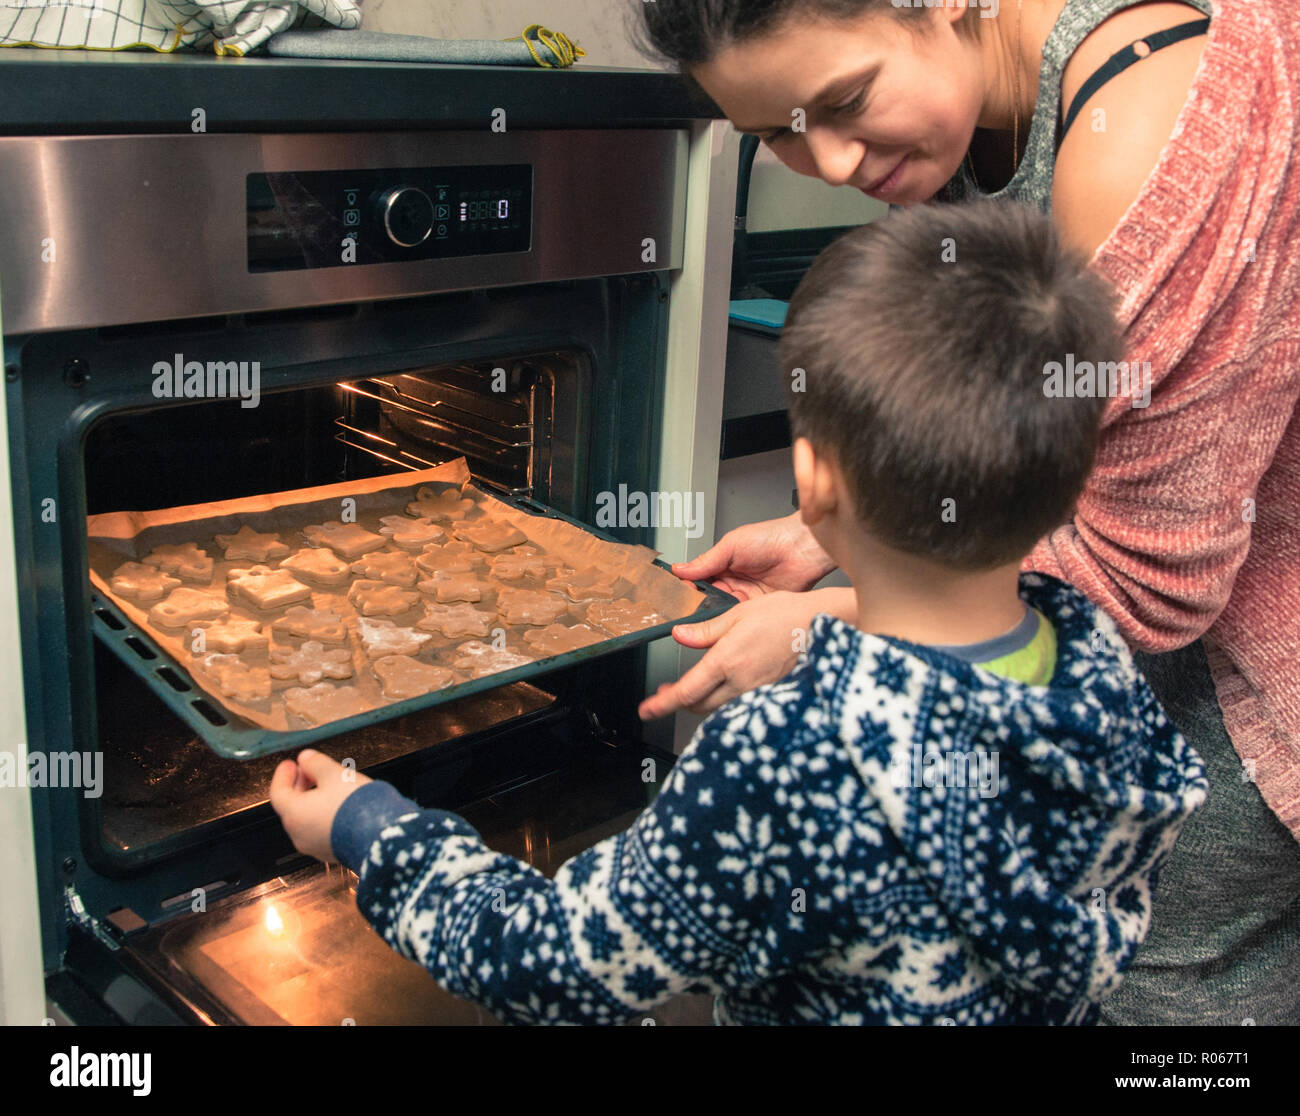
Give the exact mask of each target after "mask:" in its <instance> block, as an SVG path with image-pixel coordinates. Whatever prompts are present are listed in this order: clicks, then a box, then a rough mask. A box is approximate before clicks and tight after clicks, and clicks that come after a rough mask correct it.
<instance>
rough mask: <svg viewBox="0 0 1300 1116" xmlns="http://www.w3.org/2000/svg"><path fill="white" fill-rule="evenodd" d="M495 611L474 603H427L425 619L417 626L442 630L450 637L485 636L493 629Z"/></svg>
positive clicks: (433, 630) (431, 630) (427, 629)
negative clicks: (479, 606) (476, 606)
mask: <svg viewBox="0 0 1300 1116" xmlns="http://www.w3.org/2000/svg"><path fill="white" fill-rule="evenodd" d="M495 619H496V613H495V612H489V611H487V610H485V609H481V608H475V607H474V606H473V605H472V604H467V603H464V602H462V603H460V604H432V603H430V604H426V605H425V606H424V619H423V620H421V621H420V622H419V624H417V625H416V626H417V627H420V628H424V629H425V630H426V631H430V632H441V633H442V634H443V635H445V636H447V637H448V638H449V639H455V638H456V637H457V636H485V635H487V634H488V633H489V632H491V630H492V621H493V620H495Z"/></svg>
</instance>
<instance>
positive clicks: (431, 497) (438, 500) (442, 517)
mask: <svg viewBox="0 0 1300 1116" xmlns="http://www.w3.org/2000/svg"><path fill="white" fill-rule="evenodd" d="M473 507H474V501H473V500H470V499H468V498H467V497H463V496H461V493H460V489H459V488H456V487H455V486H452V487H450V488H443V489H433V488H430V487H429V486H428V485H424V486H423V487H422V488H420V489H419V490H418V491H417V492H416V493H415V500H414V501H413V502H411V503H409V504H407V505H406V510H407V512H408V513H410V514H411V515H413V516H416V517H417V518H419V519H432V520H434V521H435V522H438V523H445V522H447V521H449V520H453V519H460V518H461V517H462V516H464V515H466V514H467V513H468V512H469V511H470V510H471V509H472V508H473Z"/></svg>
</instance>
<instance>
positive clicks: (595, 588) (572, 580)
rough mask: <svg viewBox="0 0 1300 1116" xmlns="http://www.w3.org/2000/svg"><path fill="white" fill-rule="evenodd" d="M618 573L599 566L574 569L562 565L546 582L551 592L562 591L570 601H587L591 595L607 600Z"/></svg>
mask: <svg viewBox="0 0 1300 1116" xmlns="http://www.w3.org/2000/svg"><path fill="white" fill-rule="evenodd" d="M618 579H619V575H618V574H616V573H609V572H607V571H605V570H602V569H601V568H600V567H599V566H588V567H587V568H586V569H582V570H574V569H570V568H569V567H568V566H562V567H561V568H560V569H559V570H558V571H557V572H556V575H555V576H554V577H553V578H551V580H550V581H548V582H547V583H546V588H548V589H549V590H551V592H553V593H564V594H565V595H566V596H567V597H568V598H569V600H571V601H589V600H591V599H592V598H593V597H599V598H602V599H604V600H608V599H609V598H610V597H612V596H613V595H614V586H615V585H617V584H618Z"/></svg>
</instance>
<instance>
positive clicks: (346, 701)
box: [284, 682, 372, 725]
mask: <svg viewBox="0 0 1300 1116" xmlns="http://www.w3.org/2000/svg"><path fill="white" fill-rule="evenodd" d="M284 706H285V708H286V709H287V710H288V711H289V712H290V713H292V714H293V715H294V716H295V717H300V718H301V719H302V720H304V721H306V722H307V723H308V724H309V725H324V724H328V723H329V722H330V721H341V720H342V719H343V718H344V717H355V716H356V715H357V714H358V713H365V712H366V711H367V710H369V709H371V708H372V706H371V705H370V703H369V702H368V701H366V699H365V698H364V697H363V696H362V694H361V691H360V690H358V689H357V688H356V687H355V686H335V685H333V684H332V683H330V682H317V683H316V685H314V686H308V687H306V688H305V689H304V688H303V687H302V686H295V687H293V689H291V690H285V691H284Z"/></svg>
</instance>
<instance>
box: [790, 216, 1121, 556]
mask: <svg viewBox="0 0 1300 1116" xmlns="http://www.w3.org/2000/svg"><path fill="white" fill-rule="evenodd" d="M1114 305H1115V303H1114V293H1113V291H1112V290H1111V288H1110V286H1109V285H1108V284H1107V283H1105V282H1104V281H1103V280H1102V279H1101V278H1100V277H1099V276H1097V275H1095V274H1094V273H1093V272H1092V271H1090V270H1089V268H1088V266H1087V263H1086V261H1085V260H1084V259H1083V257H1082V256H1081V255H1079V254H1078V253H1076V252H1074V251H1073V250H1071V249H1069V248H1067V247H1066V246H1065V245H1064V244H1063V243H1062V242H1061V238H1060V235H1059V234H1058V232H1057V230H1056V227H1055V225H1054V224H1053V222H1052V220H1051V218H1049V217H1047V216H1046V215H1044V214H1042V213H1039V212H1038V211H1037V210H1031V209H1028V208H1026V207H1024V206H1021V205H1016V204H1013V203H1010V202H991V201H981V202H976V203H973V204H969V205H918V206H914V207H913V208H911V209H908V210H905V211H902V212H895V213H892V214H890V215H889V216H888V217H885V218H882V219H881V220H879V221H876V222H875V223H873V224H870V225H867V226H865V227H863V228H859V229H855V230H854V231H853V232H851V233H848V234H846V235H845V236H843V237H841V238H840V239H839V240H837V241H836V242H835V243H834V244H832V245H831V246H830V247H829V248H827V249H826V250H825V251H824V252H822V254H821V255H820V256H819V257H818V258H817V260H816V262H815V263H814V264H813V266H812V267H811V268H810V269H809V271H808V274H807V275H806V276H805V277H804V279H803V282H802V283H800V284H799V288H798V290H797V291H795V294H794V298H793V299H792V300H791V302H790V310H789V313H788V315H787V317H786V324H785V329H784V332H783V333H782V336H781V362H782V366H783V367H784V368H785V369H786V371H787V373H788V374H790V380H789V383H790V387H791V389H792V390H791V394H790V417H791V425H792V427H793V430H794V433H795V435H796V436H797V437H804V438H807V439H808V440H809V441H810V442H811V443H812V445H813V447H814V448H815V449H816V450H817V451H818V452H819V453H827V454H829V456H830V457H831V458H832V459H833V460H834V461H836V462H837V463H838V465H839V467H840V470H841V471H842V473H843V475H844V478H845V483H846V485H847V486H848V489H849V492H850V493H851V494H852V497H853V500H854V503H855V507H854V511H855V513H856V515H857V517H858V518H859V520H860V521H861V522H862V524H863V526H864V527H865V529H867V530H868V531H870V532H871V533H872V534H873V535H874V536H875V537H876V538H878V539H880V540H881V541H882V542H884V543H885V544H886V545H888V546H891V547H894V548H895V549H897V550H901V551H903V552H905V553H908V554H916V555H919V556H922V557H925V558H928V559H931V560H933V561H936V562H941V563H943V564H944V565H948V566H951V567H953V568H957V569H967V570H977V569H987V568H992V567H993V566H997V565H1001V564H1003V563H1005V562H1010V561H1013V560H1014V559H1016V558H1019V557H1022V556H1023V555H1025V554H1027V553H1028V552H1029V551H1030V550H1031V549H1032V548H1033V546H1034V544H1035V543H1036V542H1037V541H1038V540H1039V539H1040V538H1041V537H1042V536H1043V535H1045V534H1046V533H1047V532H1048V531H1050V530H1051V529H1052V528H1053V527H1056V526H1058V525H1060V524H1061V523H1064V522H1066V521H1067V520H1068V519H1069V516H1070V513H1071V511H1072V509H1073V506H1074V503H1075V501H1076V500H1077V498H1078V496H1079V493H1080V492H1081V491H1082V489H1083V485H1084V482H1085V480H1086V479H1087V477H1088V473H1089V471H1090V470H1091V468H1092V461H1093V455H1094V453H1095V451H1096V445H1097V438H1098V430H1099V426H1100V422H1101V415H1102V411H1103V410H1104V408H1105V405H1106V399H1105V398H1100V397H1098V398H1091V397H1084V398H1062V397H1061V395H1062V394H1063V393H1062V392H1059V391H1055V390H1049V383H1050V380H1049V378H1050V376H1051V375H1053V374H1054V372H1055V369H1056V366H1057V365H1068V366H1069V367H1071V368H1072V369H1073V368H1075V367H1077V368H1079V369H1082V368H1083V367H1084V365H1083V364H1082V363H1078V362H1089V363H1090V364H1091V365H1092V367H1093V368H1095V369H1096V371H1097V374H1098V381H1099V382H1100V377H1101V375H1102V373H1103V372H1105V374H1106V375H1107V377H1108V382H1109V380H1111V379H1116V377H1117V376H1118V374H1119V372H1120V371H1123V372H1124V373H1125V374H1126V375H1127V373H1128V368H1127V366H1125V367H1124V368H1123V369H1120V368H1119V366H1117V364H1116V363H1115V362H1118V361H1119V359H1120V355H1121V352H1122V348H1121V339H1120V332H1119V326H1118V324H1117V322H1116V319H1115V310H1114ZM1128 382H1131V381H1128ZM1065 394H1069V395H1075V394H1076V393H1075V392H1073V391H1071V392H1069V393H1065ZM1077 394H1079V395H1085V392H1084V391H1083V390H1082V389H1081V390H1080V391H1079V392H1077ZM1093 394H1094V392H1093V390H1092V389H1091V388H1089V389H1088V390H1087V392H1086V395H1087V396H1091V395H1093ZM1095 394H1096V395H1097V396H1101V394H1102V393H1101V392H1100V391H1097V392H1096V393H1095Z"/></svg>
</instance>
